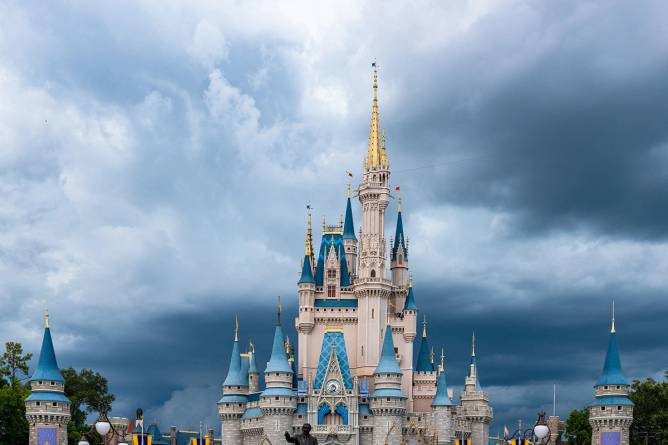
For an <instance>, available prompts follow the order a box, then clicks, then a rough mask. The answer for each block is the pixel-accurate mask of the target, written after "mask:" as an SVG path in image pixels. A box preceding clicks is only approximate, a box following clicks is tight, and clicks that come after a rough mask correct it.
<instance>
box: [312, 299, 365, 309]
mask: <svg viewBox="0 0 668 445" xmlns="http://www.w3.org/2000/svg"><path fill="white" fill-rule="evenodd" d="M357 305H358V300H357V298H349V299H343V300H338V299H332V300H330V299H324V298H316V299H315V305H314V306H315V307H321V308H322V307H342V308H356V307H357Z"/></svg>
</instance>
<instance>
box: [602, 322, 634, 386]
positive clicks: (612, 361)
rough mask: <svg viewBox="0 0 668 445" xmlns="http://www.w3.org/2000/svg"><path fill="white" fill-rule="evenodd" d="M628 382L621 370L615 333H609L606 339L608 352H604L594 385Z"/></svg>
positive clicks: (624, 383)
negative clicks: (603, 360) (608, 337)
mask: <svg viewBox="0 0 668 445" xmlns="http://www.w3.org/2000/svg"><path fill="white" fill-rule="evenodd" d="M628 384H629V382H628V380H626V377H624V373H623V372H622V363H621V361H620V360H619V350H618V349H617V334H615V333H614V332H611V333H610V340H609V341H608V352H607V353H606V354H605V364H604V365H603V372H601V376H600V377H599V379H598V381H597V382H596V385H594V386H603V385H628Z"/></svg>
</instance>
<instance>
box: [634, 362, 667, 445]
mask: <svg viewBox="0 0 668 445" xmlns="http://www.w3.org/2000/svg"><path fill="white" fill-rule="evenodd" d="M629 398H630V399H631V400H632V401H633V403H634V404H635V406H634V407H633V423H632V424H631V444H633V445H644V444H645V443H651V444H656V445H667V444H668V371H666V374H665V380H664V381H663V382H657V381H655V380H654V379H651V378H648V379H646V380H644V381H642V382H641V381H639V380H634V381H633V383H632V384H631V393H630V394H629Z"/></svg>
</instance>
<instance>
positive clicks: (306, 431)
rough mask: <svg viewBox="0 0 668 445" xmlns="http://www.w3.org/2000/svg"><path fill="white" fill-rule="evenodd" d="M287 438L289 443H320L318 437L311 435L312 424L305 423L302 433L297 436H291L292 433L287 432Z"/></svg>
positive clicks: (306, 444) (311, 444) (315, 444)
mask: <svg viewBox="0 0 668 445" xmlns="http://www.w3.org/2000/svg"><path fill="white" fill-rule="evenodd" d="M285 440H287V441H288V442H289V443H296V444H297V445H318V439H316V438H315V437H313V436H311V424H309V423H305V424H304V425H302V433H301V434H297V435H296V436H294V437H292V436H290V433H288V432H287V431H286V432H285Z"/></svg>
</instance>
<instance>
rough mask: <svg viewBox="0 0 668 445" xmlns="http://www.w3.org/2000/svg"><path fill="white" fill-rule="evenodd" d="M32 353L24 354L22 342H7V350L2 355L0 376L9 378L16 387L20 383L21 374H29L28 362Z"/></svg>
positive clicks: (0, 357)
mask: <svg viewBox="0 0 668 445" xmlns="http://www.w3.org/2000/svg"><path fill="white" fill-rule="evenodd" d="M31 358H32V354H25V355H24V354H23V346H21V343H17V342H13V341H8V342H7V343H5V352H4V353H3V354H2V355H1V356H0V378H2V379H3V380H4V379H7V378H8V379H9V384H10V385H11V386H12V387H16V386H17V385H19V384H20V378H19V377H20V376H21V375H24V376H27V375H28V372H29V368H28V362H29V361H30V359H31Z"/></svg>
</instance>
